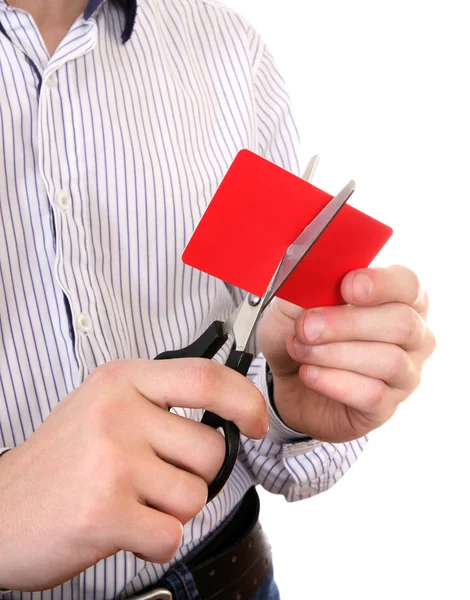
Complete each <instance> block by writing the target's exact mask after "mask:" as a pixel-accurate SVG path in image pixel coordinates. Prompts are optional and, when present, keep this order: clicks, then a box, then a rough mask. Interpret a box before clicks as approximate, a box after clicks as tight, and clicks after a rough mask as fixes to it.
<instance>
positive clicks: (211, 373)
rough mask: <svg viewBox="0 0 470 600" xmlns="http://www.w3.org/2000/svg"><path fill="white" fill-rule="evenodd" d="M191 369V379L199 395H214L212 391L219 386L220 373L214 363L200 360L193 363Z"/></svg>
mask: <svg viewBox="0 0 470 600" xmlns="http://www.w3.org/2000/svg"><path fill="white" fill-rule="evenodd" d="M193 369H194V373H193V374H192V375H193V378H192V379H193V381H194V383H195V385H196V386H197V388H198V389H199V391H200V392H201V394H203V395H205V396H209V395H211V396H212V395H214V391H215V390H216V389H218V387H219V385H220V373H219V371H218V369H217V368H216V365H215V363H213V362H212V361H210V360H206V359H203V358H202V359H200V360H197V361H195V365H194V367H193Z"/></svg>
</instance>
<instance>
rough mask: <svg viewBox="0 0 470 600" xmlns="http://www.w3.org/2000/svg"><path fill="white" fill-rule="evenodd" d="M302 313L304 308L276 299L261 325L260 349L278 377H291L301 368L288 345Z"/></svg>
mask: <svg viewBox="0 0 470 600" xmlns="http://www.w3.org/2000/svg"><path fill="white" fill-rule="evenodd" d="M302 312H303V309H302V308H300V307H298V306H296V305H294V304H291V303H290V302H286V301H285V300H281V299H279V298H275V299H274V300H273V302H272V303H271V305H270V306H268V308H267V309H266V311H265V313H264V315H263V318H262V320H261V323H260V324H259V327H258V334H257V335H258V344H259V348H260V350H261V352H262V353H263V355H264V357H265V358H266V360H267V362H268V364H269V367H270V369H271V371H272V372H273V373H275V374H276V375H279V376H282V375H284V376H285V375H291V374H293V373H295V372H296V371H297V370H298V368H299V365H298V364H297V363H296V362H295V361H294V360H293V359H292V357H291V356H290V355H289V353H288V352H287V347H286V345H287V340H288V339H289V337H290V336H291V335H292V334H293V333H294V327H295V321H296V319H297V317H298V316H299V315H300V314H301V313H302Z"/></svg>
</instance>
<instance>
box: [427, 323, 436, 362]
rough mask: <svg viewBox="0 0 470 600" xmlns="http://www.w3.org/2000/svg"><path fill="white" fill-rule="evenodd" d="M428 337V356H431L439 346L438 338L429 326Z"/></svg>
mask: <svg viewBox="0 0 470 600" xmlns="http://www.w3.org/2000/svg"><path fill="white" fill-rule="evenodd" d="M426 338H427V339H426V346H427V356H431V354H433V353H434V351H435V350H436V348H437V339H436V336H435V335H434V333H433V332H432V331H431V330H430V329H429V328H427V329H426Z"/></svg>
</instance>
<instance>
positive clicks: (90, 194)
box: [0, 0, 364, 600]
mask: <svg viewBox="0 0 470 600" xmlns="http://www.w3.org/2000/svg"><path fill="white" fill-rule="evenodd" d="M133 4H134V3H132V2H127V3H123V2H121V3H120V2H106V1H97V2H90V4H89V6H88V9H87V11H86V13H85V15H84V16H82V17H80V18H79V19H78V20H77V21H76V22H75V24H74V25H73V26H72V28H71V29H70V31H69V32H68V34H67V36H66V37H65V39H64V40H63V42H62V43H61V45H60V46H59V48H58V49H57V51H56V52H55V54H54V56H52V57H49V55H48V52H47V49H46V47H45V45H44V42H43V40H42V38H41V35H40V33H39V31H38V30H37V27H36V25H35V23H34V22H33V20H32V19H31V17H30V16H29V15H28V14H27V13H25V12H23V11H21V10H17V9H13V8H11V7H10V6H8V4H7V3H6V2H5V0H0V24H1V26H2V30H0V445H1V446H2V447H3V448H4V449H6V448H9V447H14V446H17V445H18V444H21V443H22V442H23V441H24V440H25V439H27V438H28V437H29V436H30V435H31V434H32V433H33V432H34V431H35V430H36V429H37V428H38V427H39V426H40V425H41V423H42V422H43V421H44V419H45V418H47V416H48V414H49V413H50V411H51V410H52V409H53V407H54V406H55V405H56V404H57V403H58V402H60V400H61V399H62V398H64V397H65V396H66V395H67V394H69V393H70V392H71V391H72V390H73V389H74V388H75V387H76V386H78V385H79V384H80V383H81V382H82V381H83V380H84V378H86V377H87V376H88V374H89V373H90V372H91V371H93V369H94V368H96V366H98V365H100V364H102V363H104V362H106V361H109V360H114V359H121V358H149V357H153V356H155V355H156V354H158V353H159V352H162V351H163V350H167V349H173V348H177V347H181V346H182V345H187V344H188V343H190V342H191V341H192V340H193V339H194V338H195V337H196V336H197V335H199V334H200V333H201V332H202V331H203V330H204V328H205V327H207V326H208V325H209V323H210V322H211V321H212V320H214V319H215V318H219V319H223V318H224V317H226V316H228V315H229V314H230V312H231V311H232V310H233V308H234V306H235V305H236V303H238V302H240V301H241V299H242V297H243V292H242V291H241V290H237V289H233V288H231V287H229V286H226V285H225V284H224V283H223V282H221V281H218V280H215V279H213V278H210V277H208V276H207V275H205V274H204V273H199V272H196V271H194V270H192V269H189V268H187V267H185V266H184V265H183V264H182V262H181V260H180V255H181V252H182V250H183V248H184V246H185V244H186V243H187V241H188V239H189V237H190V235H191V233H192V231H193V230H194V228H195V226H196V224H197V222H198V221H199V219H200V217H201V215H202V214H203V212H204V210H205V208H206V206H207V203H208V202H209V201H210V199H211V197H212V195H213V194H214V192H215V190H216V189H217V186H218V184H219V183H220V181H221V179H222V177H223V176H224V174H225V172H226V170H227V168H228V166H229V165H230V164H231V162H232V160H233V158H234V157H235V155H236V154H237V152H238V151H239V150H240V149H242V148H248V149H251V150H252V151H254V152H257V153H259V154H261V155H263V156H265V157H266V158H267V159H269V160H271V161H273V162H275V163H277V164H279V165H281V166H283V167H284V168H286V169H289V170H291V171H293V172H298V164H297V146H298V135H297V131H296V129H295V125H294V122H293V120H292V115H291V108H290V102H289V97H288V95H287V92H286V90H285V86H284V82H283V80H282V78H281V76H280V74H279V72H278V70H277V68H276V65H275V63H274V61H273V58H272V56H271V55H270V53H269V51H268V49H267V48H266V46H265V44H264V43H263V41H262V39H261V38H260V36H259V35H258V34H257V32H256V31H254V30H253V28H252V27H251V26H250V25H249V24H248V23H246V22H245V21H244V20H243V19H242V18H241V17H239V16H238V15H237V14H236V13H234V12H233V11H231V10H229V9H228V8H226V7H224V6H222V5H221V4H219V3H217V2H215V1H212V0H159V1H158V2H157V1H156V0H142V1H141V2H140V4H139V7H138V12H137V18H136V19H135V24H134V17H133V16H132V15H133V14H134V13H133V8H135V7H134V6H133ZM131 5H132V6H131ZM134 16H135V15H134ZM133 27H134V30H133V33H132V35H130V32H131V31H132V28H133ZM126 28H127V29H126ZM126 30H127V34H128V35H127V37H128V38H129V36H130V39H128V41H127V42H126V43H125V44H123V43H122V36H123V31H126ZM41 82H42V85H41ZM221 243H223V240H221ZM253 260H256V257H253ZM226 355H227V349H226V348H225V349H223V350H222V351H221V353H220V355H219V356H218V357H217V358H218V360H220V361H223V360H224V359H225V357H226ZM250 378H251V379H252V381H253V382H254V383H255V384H256V385H257V386H258V387H259V388H260V389H261V391H262V392H263V393H264V395H265V397H267V395H268V393H267V384H266V378H265V362H264V359H263V358H262V357H261V356H258V358H257V359H256V360H255V361H254V364H253V366H252V368H251V371H250ZM268 404H269V403H268ZM175 410H176V412H178V413H179V414H182V415H185V416H186V417H188V418H192V419H200V417H201V411H197V410H179V409H175ZM242 441H243V444H242V449H241V452H240V457H239V461H238V463H237V465H236V468H235V470H234V472H233V475H232V477H231V479H230V481H229V483H228V485H227V486H226V488H225V489H224V491H223V492H222V493H221V494H220V495H219V496H218V497H217V498H216V499H215V500H214V501H213V502H212V503H211V504H210V505H209V506H207V507H206V508H205V509H204V510H203V511H202V512H201V513H200V514H199V515H198V516H197V517H196V518H195V519H193V521H191V522H190V523H188V524H187V525H186V527H185V530H184V540H183V544H182V546H181V548H180V551H179V553H178V556H177V558H178V559H181V558H182V557H184V556H185V555H187V554H188V553H189V552H191V551H192V550H194V548H196V547H197V545H198V544H199V543H200V542H201V541H202V540H204V538H205V537H207V535H208V534H209V533H210V532H211V531H213V530H214V528H216V527H217V525H219V524H220V523H221V522H222V521H223V520H224V518H225V517H226V516H227V515H228V514H229V513H230V511H231V510H232V508H233V507H234V506H235V505H236V503H237V502H238V501H239V500H240V499H241V497H242V496H243V494H244V493H245V491H246V490H247V489H248V488H249V487H250V486H251V485H253V484H254V483H259V484H261V485H263V486H264V487H265V488H266V489H268V490H270V491H272V492H274V493H278V494H283V495H284V496H285V497H286V499H287V500H288V501H294V500H299V499H302V498H306V497H309V496H312V495H315V494H317V493H320V492H322V491H324V490H326V489H328V488H329V487H331V486H332V485H333V484H334V483H335V482H336V481H337V480H338V479H339V478H340V477H341V476H342V475H343V474H344V473H345V471H346V470H347V469H348V468H349V467H350V465H351V464H352V463H353V462H354V460H355V459H356V458H357V456H358V455H359V454H360V452H361V451H362V449H363V445H364V443H363V441H356V442H352V443H350V444H338V445H333V444H323V443H320V442H316V441H308V442H305V441H299V440H298V437H296V436H295V434H294V432H292V431H290V430H288V429H287V428H286V427H285V426H284V425H283V424H282V423H280V422H279V421H278V420H277V417H276V416H275V415H274V414H273V413H272V411H271V432H270V434H269V436H268V438H267V439H265V440H263V441H253V440H250V439H245V438H243V440H242ZM167 568H168V565H153V564H150V563H148V562H145V561H142V560H140V559H137V558H135V557H134V556H133V555H132V554H127V553H124V552H121V553H119V554H118V555H116V556H114V557H111V558H109V559H108V560H106V561H102V562H101V563H99V564H98V565H96V566H95V567H93V568H91V569H88V570H87V571H86V572H84V573H82V574H81V575H79V576H78V577H76V578H75V579H74V580H73V581H70V582H68V583H66V584H64V585H62V586H59V587H58V588H56V589H54V590H50V591H48V592H43V593H41V594H29V593H17V594H16V593H15V594H14V597H18V598H24V599H25V600H27V599H28V600H29V598H41V599H44V600H46V599H49V598H51V599H54V598H55V599H56V600H58V598H61V599H76V600H79V599H82V598H90V599H91V598H93V599H95V598H96V599H108V598H109V599H110V598H115V597H117V596H118V595H121V596H122V597H125V596H126V595H129V594H132V593H135V592H137V591H139V590H141V589H142V588H144V587H146V586H148V585H149V584H151V583H152V582H155V581H157V579H158V578H159V577H161V575H162V574H163V573H164V572H165V570H166V569H167Z"/></svg>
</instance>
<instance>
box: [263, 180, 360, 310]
mask: <svg viewBox="0 0 470 600" xmlns="http://www.w3.org/2000/svg"><path fill="white" fill-rule="evenodd" d="M355 187H356V184H355V183H354V181H352V180H351V181H350V182H349V183H348V185H346V186H345V187H344V188H343V189H342V190H341V191H340V192H339V194H338V195H337V196H335V197H334V198H332V200H330V202H329V203H328V204H327V205H326V206H325V208H324V209H323V210H322V211H321V213H320V214H319V215H317V216H316V217H315V219H313V221H312V222H311V223H310V224H309V225H307V227H306V228H305V229H304V230H303V231H302V233H301V234H300V235H299V237H298V238H297V239H296V240H295V241H294V242H293V243H292V244H291V245H290V246H289V248H288V249H287V251H286V253H285V255H284V258H283V259H282V261H281V263H280V265H279V268H278V270H277V272H276V274H275V276H274V277H273V279H272V280H271V283H270V284H269V287H268V289H267V291H266V294H265V296H264V302H263V310H264V309H265V308H266V307H267V306H268V304H269V303H270V302H271V300H272V299H273V298H274V296H276V294H277V293H278V291H279V290H280V288H281V287H282V286H283V285H284V284H285V282H286V281H287V280H288V279H289V277H290V276H291V275H292V273H293V272H294V271H295V269H296V268H297V267H298V265H299V264H300V263H301V262H302V260H303V259H304V257H305V256H306V254H307V253H308V252H309V250H310V249H311V248H312V246H313V245H314V244H315V242H316V241H317V240H318V239H319V238H320V236H321V235H322V233H323V232H324V231H325V230H326V228H327V227H328V225H329V224H330V223H331V222H332V221H333V219H334V218H335V217H336V215H337V214H338V213H339V211H340V210H341V209H342V208H343V206H344V205H345V204H346V202H347V201H348V200H349V198H350V197H351V196H352V194H353V192H354V189H355Z"/></svg>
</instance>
